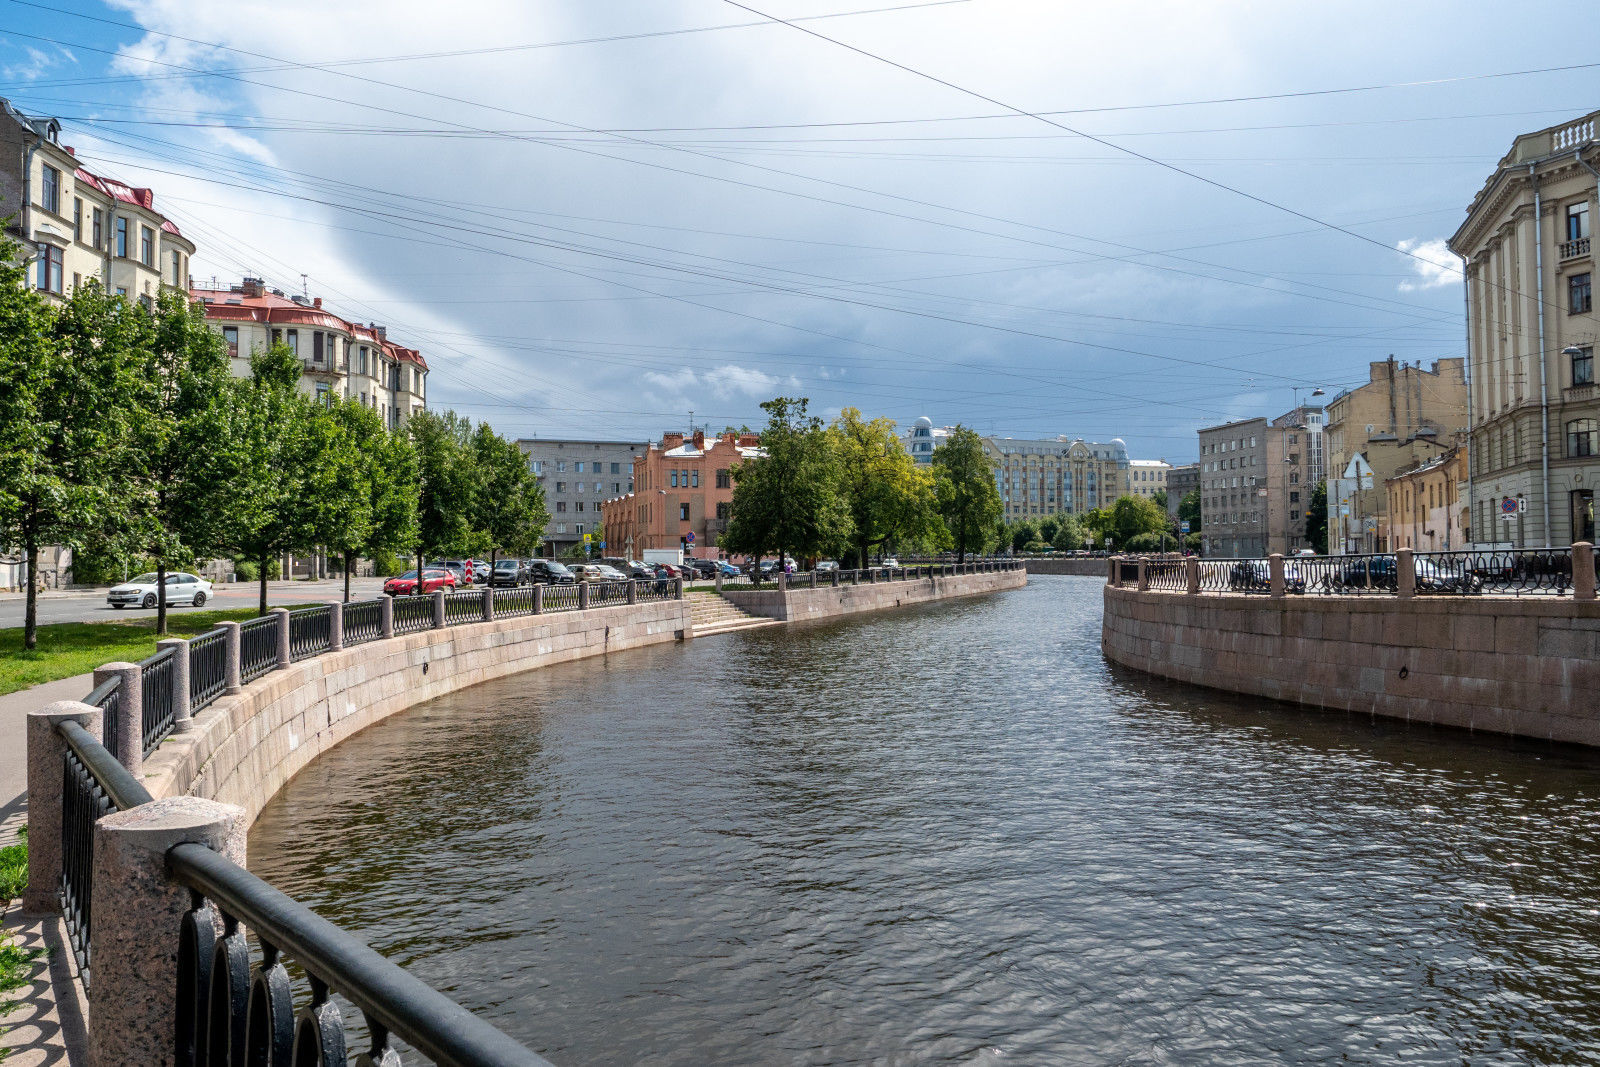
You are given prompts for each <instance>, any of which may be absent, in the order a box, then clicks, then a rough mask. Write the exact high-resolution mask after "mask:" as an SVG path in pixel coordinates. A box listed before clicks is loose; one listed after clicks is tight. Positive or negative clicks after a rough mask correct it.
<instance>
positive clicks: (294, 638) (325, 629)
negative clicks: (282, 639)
mask: <svg viewBox="0 0 1600 1067" xmlns="http://www.w3.org/2000/svg"><path fill="white" fill-rule="evenodd" d="M332 647H333V609H332V608H330V607H329V606H328V605H326V604H324V605H322V606H321V607H317V608H301V609H300V610H299V611H291V612H290V613H289V659H290V660H291V661H292V662H298V661H300V660H303V659H309V658H310V657H312V656H320V655H322V654H323V653H324V652H326V651H328V650H329V649H330V648H332Z"/></svg>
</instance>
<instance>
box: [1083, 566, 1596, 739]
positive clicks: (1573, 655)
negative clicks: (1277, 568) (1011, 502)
mask: <svg viewBox="0 0 1600 1067" xmlns="http://www.w3.org/2000/svg"><path fill="white" fill-rule="evenodd" d="M1102 566H1103V563H1102ZM1101 633H1102V636H1101V649H1102V651H1103V652H1104V653H1105V656H1106V658H1107V659H1109V660H1111V661H1112V662H1113V663H1119V664H1122V665H1123V666H1126V667H1134V668H1137V669H1139V670H1142V671H1147V672H1149V673H1151V674H1155V675H1159V676H1161V677H1163V678H1171V679H1174V680H1177V681H1181V682H1189V683H1192V684H1195V685H1202V686H1207V687H1209V688H1212V689H1223V690H1227V691H1229V692H1235V693H1250V694H1254V695H1256V696H1264V697H1271V698H1273V699H1275V700H1283V701H1289V702H1291V703H1297V704H1305V705H1312V706H1315V707H1321V708H1330V709H1337V710H1340V711H1352V712H1360V713H1362V714H1368V715H1381V716H1384V717H1386V718H1394V719H1405V720H1407V721H1415V722H1428V723H1436V724H1439V725H1446V726H1459V727H1463V728H1465V729H1469V730H1485V731H1489V732H1493V733H1500V734H1513V735H1517V736H1520V737H1532V738H1540V739H1544V740H1551V741H1564V742H1572V743H1575V744H1582V745H1600V699H1597V698H1596V695H1595V694H1596V692H1597V691H1600V602H1597V601H1574V600H1573V599H1572V598H1570V597H1526V598H1522V599H1516V598H1511V597H1487V596H1486V597H1416V598H1412V599H1399V598H1394V597H1364V596H1290V597H1283V598H1271V597H1265V596H1248V595H1226V594H1224V595H1216V596H1213V595H1198V596H1197V595H1187V594H1184V593H1176V592H1161V591H1153V590H1152V591H1146V592H1140V591H1138V590H1137V589H1128V588H1119V587H1115V586H1107V587H1106V589H1105V618H1104V621H1103V623H1102V632H1101Z"/></svg>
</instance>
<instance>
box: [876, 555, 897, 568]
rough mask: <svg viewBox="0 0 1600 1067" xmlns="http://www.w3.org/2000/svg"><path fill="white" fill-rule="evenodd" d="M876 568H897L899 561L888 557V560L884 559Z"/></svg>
mask: <svg viewBox="0 0 1600 1067" xmlns="http://www.w3.org/2000/svg"><path fill="white" fill-rule="evenodd" d="M878 566H880V567H898V566H900V561H899V560H897V559H895V558H894V557H893V556H890V557H889V558H888V559H886V560H884V561H883V562H882V563H880V564H878Z"/></svg>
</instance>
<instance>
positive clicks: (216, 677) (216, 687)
mask: <svg viewBox="0 0 1600 1067" xmlns="http://www.w3.org/2000/svg"><path fill="white" fill-rule="evenodd" d="M227 685H228V632H227V631H226V630H210V631H207V632H206V633H203V634H201V635H200V636H199V637H194V638H190V640H189V712H190V714H193V713H195V712H197V711H199V710H201V709H202V708H205V707H208V706H210V704H211V702H212V701H213V700H215V699H217V698H218V697H219V696H221V695H222V691H223V690H224V689H226V688H227Z"/></svg>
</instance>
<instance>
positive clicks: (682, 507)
mask: <svg viewBox="0 0 1600 1067" xmlns="http://www.w3.org/2000/svg"><path fill="white" fill-rule="evenodd" d="M678 521H679V522H688V521H689V505H688V504H679V505H678Z"/></svg>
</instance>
